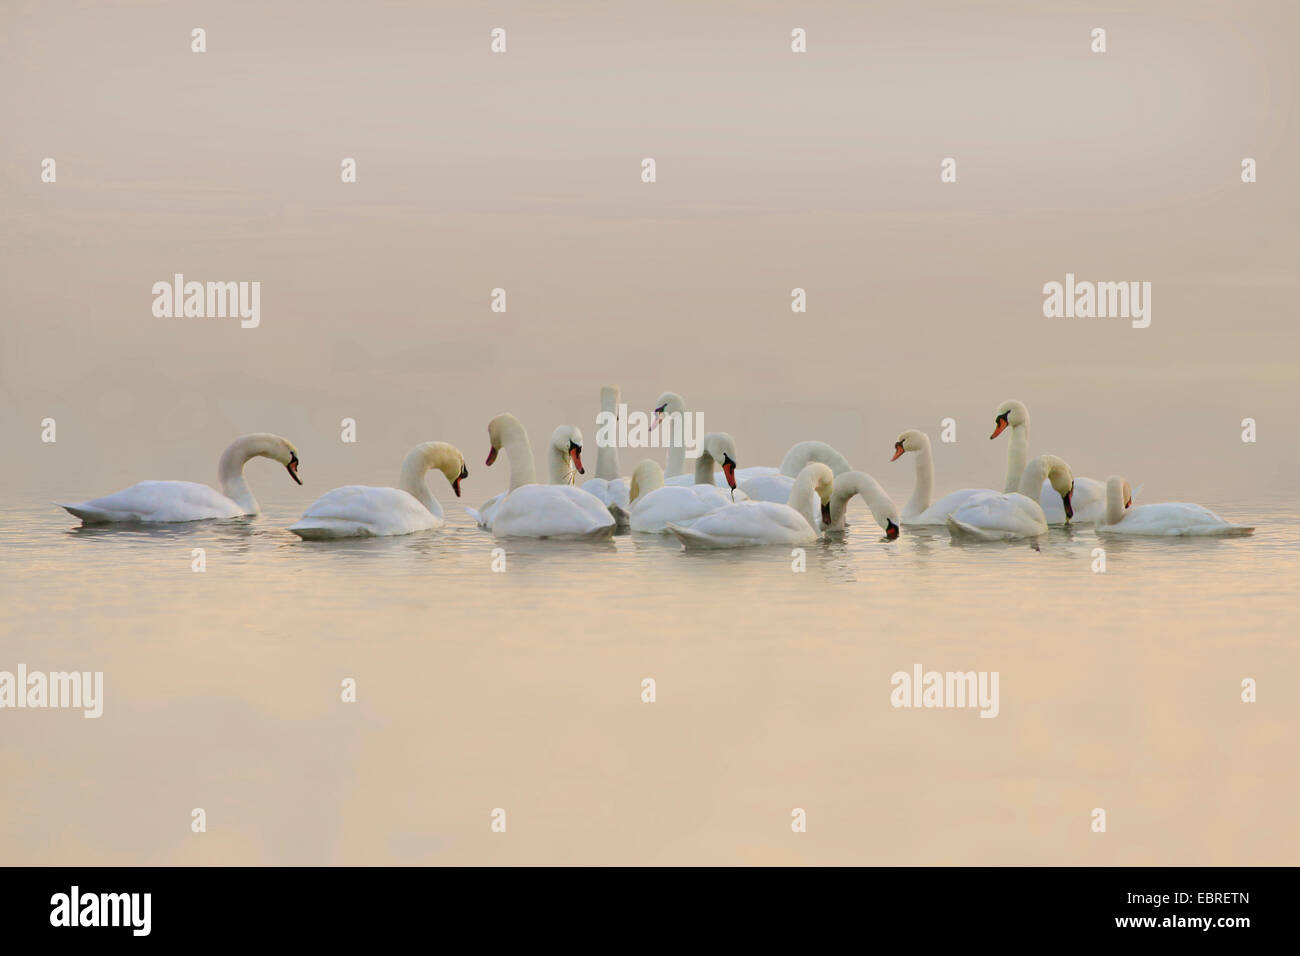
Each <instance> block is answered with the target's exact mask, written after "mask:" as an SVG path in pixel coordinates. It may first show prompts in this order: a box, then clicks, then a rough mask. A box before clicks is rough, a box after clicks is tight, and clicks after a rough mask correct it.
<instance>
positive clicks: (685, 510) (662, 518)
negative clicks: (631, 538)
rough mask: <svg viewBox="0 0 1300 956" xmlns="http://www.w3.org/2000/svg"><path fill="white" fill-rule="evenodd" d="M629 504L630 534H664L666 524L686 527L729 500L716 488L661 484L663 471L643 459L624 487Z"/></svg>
mask: <svg viewBox="0 0 1300 956" xmlns="http://www.w3.org/2000/svg"><path fill="white" fill-rule="evenodd" d="M628 495H629V497H630V499H631V502H632V505H631V508H630V509H629V512H628V524H629V526H630V527H631V529H632V530H633V531H639V532H643V533H647V534H668V522H670V521H671V522H673V523H674V524H679V525H682V524H689V523H690V522H692V521H694V520H695V519H696V518H699V517H701V516H703V515H706V514H708V513H709V512H710V511H714V510H716V509H718V508H721V507H723V506H725V505H729V504H731V503H732V502H731V499H730V498H728V497H727V495H726V494H725V493H723V491H722V489H720V488H719V487H718V486H717V485H713V484H704V485H686V486H682V485H665V484H664V470H663V469H662V468H660V467H659V463H658V462H657V461H653V460H651V459H649V458H647V459H646V460H645V461H643V462H641V463H640V464H639V465H637V466H636V469H635V470H634V471H633V472H632V482H631V485H630V486H629V488H628Z"/></svg>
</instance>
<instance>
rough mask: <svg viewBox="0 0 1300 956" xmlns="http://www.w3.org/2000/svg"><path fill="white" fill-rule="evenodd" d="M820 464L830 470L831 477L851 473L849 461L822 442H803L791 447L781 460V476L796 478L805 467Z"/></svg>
mask: <svg viewBox="0 0 1300 956" xmlns="http://www.w3.org/2000/svg"><path fill="white" fill-rule="evenodd" d="M813 462H820V463H821V464H823V465H825V466H826V467H828V468H829V469H830V470H831V474H832V475H842V474H844V473H845V472H846V471H852V470H853V468H852V466H851V465H849V460H848V459H847V458H845V457H844V456H843V455H841V454H840V453H839V452H838V451H836V450H835V449H834V448H832V447H831V446H830V445H828V444H826V443H825V442H824V441H803V442H799V443H798V444H797V445H792V446H791V447H790V450H789V451H787V452H786V453H785V457H784V458H783V459H781V474H783V475H785V476H786V477H787V478H795V477H798V475H799V472H801V471H803V469H804V466H805V465H810V464H812V463H813Z"/></svg>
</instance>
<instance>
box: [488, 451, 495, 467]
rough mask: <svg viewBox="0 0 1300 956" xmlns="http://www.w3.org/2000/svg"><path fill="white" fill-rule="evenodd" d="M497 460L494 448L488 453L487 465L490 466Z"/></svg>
mask: <svg viewBox="0 0 1300 956" xmlns="http://www.w3.org/2000/svg"><path fill="white" fill-rule="evenodd" d="M496 460H497V450H496V449H495V448H493V449H491V450H490V451H489V452H488V457H487V463H488V464H489V465H490V464H492V462H494V461H496Z"/></svg>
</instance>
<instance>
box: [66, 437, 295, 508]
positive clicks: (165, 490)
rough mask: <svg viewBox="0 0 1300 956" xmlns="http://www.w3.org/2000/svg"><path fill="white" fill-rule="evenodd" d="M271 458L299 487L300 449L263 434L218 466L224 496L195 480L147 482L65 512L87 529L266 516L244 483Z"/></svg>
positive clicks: (236, 446) (236, 447)
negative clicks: (253, 464)
mask: <svg viewBox="0 0 1300 956" xmlns="http://www.w3.org/2000/svg"><path fill="white" fill-rule="evenodd" d="M259 457H260V458H270V459H272V460H274V461H278V462H279V463H280V464H282V465H284V466H285V468H286V469H288V471H289V477H291V478H292V479H293V480H294V481H296V482H297V483H298V484H300V485H301V484H302V479H301V478H299V477H298V449H296V448H295V447H294V446H293V444H292V443H291V442H290V441H289V440H288V439H285V438H281V437H280V436H279V435H271V434H268V433H265V432H259V433H255V434H251V435H243V436H241V437H240V438H237V439H235V440H234V441H233V442H232V443H231V444H230V446H229V447H228V448H227V449H226V450H225V451H224V452H223V453H222V455H221V461H220V462H219V463H218V465H217V473H218V477H219V479H220V482H221V491H217V490H216V489H214V488H209V487H208V486H207V485H201V484H198V483H196V482H193V481H141V482H138V483H136V484H134V485H132V486H131V487H130V488H125V489H123V490H122V491H119V492H116V493H115V494H111V495H105V496H104V497H103V498H92V499H91V500H90V501H82V502H78V503H77V504H60V505H59V507H61V508H63V509H64V510H66V511H67V512H68V513H69V514H72V515H74V516H76V517H78V518H80V519H81V520H82V523H83V524H112V523H126V522H130V523H173V522H183V521H204V520H207V519H210V518H238V517H240V516H242V515H255V514H259V513H260V512H261V508H260V507H259V506H258V504H257V499H256V498H254V497H253V493H252V491H250V490H249V487H248V484H247V483H246V482H245V481H244V465H245V464H246V463H247V462H248V461H249V459H251V458H259Z"/></svg>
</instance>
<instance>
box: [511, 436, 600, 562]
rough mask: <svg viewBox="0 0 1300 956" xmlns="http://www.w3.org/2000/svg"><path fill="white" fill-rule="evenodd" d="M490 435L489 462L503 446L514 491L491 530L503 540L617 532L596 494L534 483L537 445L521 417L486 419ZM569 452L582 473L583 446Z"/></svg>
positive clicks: (583, 536)
mask: <svg viewBox="0 0 1300 956" xmlns="http://www.w3.org/2000/svg"><path fill="white" fill-rule="evenodd" d="M562 427H571V426H562ZM556 433H557V434H559V433H560V429H557V430H556ZM488 438H489V439H490V440H491V443H492V450H491V451H489V452H488V457H487V463H488V464H489V465H491V464H492V463H493V462H494V461H496V458H497V453H498V452H499V451H501V450H502V449H505V453H506V457H507V458H509V460H510V491H509V492H507V493H506V496H505V497H504V498H503V499H502V500H501V503H500V504H499V505H497V507H496V511H495V515H494V516H493V519H492V533H493V534H495V535H497V536H498V537H501V538H603V537H608V536H609V535H610V534H612V533H613V531H614V517H613V515H611V514H610V513H609V509H608V508H607V507H605V503H604V502H602V501H601V500H600V499H599V498H597V497H596V496H595V495H593V494H589V493H588V492H585V491H583V490H582V489H581V488H575V487H573V486H572V485H537V484H532V480H533V449H532V446H531V445H530V444H529V442H528V433H527V432H526V431H524V426H523V425H521V424H520V423H519V419H517V418H515V416H513V415H511V414H508V413H507V414H504V415H498V416H497V417H496V418H494V419H492V421H491V422H489V423H488ZM554 444H555V443H554V442H552V445H553V446H554ZM569 455H570V459H571V460H572V461H573V464H574V466H575V467H576V468H577V470H578V472H579V473H581V471H582V458H581V456H580V454H579V449H574V448H571V449H570V450H569Z"/></svg>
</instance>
